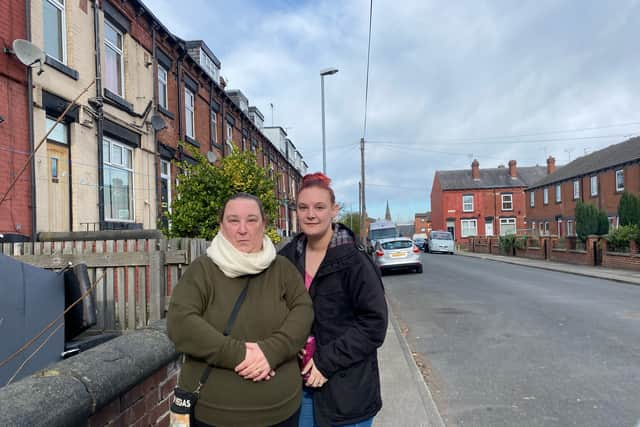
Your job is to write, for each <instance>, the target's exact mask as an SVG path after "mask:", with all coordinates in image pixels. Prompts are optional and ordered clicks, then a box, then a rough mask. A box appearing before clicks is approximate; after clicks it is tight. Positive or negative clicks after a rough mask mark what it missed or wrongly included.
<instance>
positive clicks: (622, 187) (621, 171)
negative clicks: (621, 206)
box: [616, 169, 624, 193]
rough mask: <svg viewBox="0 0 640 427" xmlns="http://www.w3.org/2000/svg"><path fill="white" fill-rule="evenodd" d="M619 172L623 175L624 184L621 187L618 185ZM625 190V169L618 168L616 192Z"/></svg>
mask: <svg viewBox="0 0 640 427" xmlns="http://www.w3.org/2000/svg"><path fill="white" fill-rule="evenodd" d="M618 173H620V175H621V176H622V186H621V187H619V186H618ZM622 191H624V169H618V170H616V192H617V193H620V192H622Z"/></svg>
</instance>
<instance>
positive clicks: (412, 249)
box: [373, 237, 422, 274]
mask: <svg viewBox="0 0 640 427" xmlns="http://www.w3.org/2000/svg"><path fill="white" fill-rule="evenodd" d="M373 257H374V259H375V262H376V265H377V266H378V268H380V272H381V273H383V274H384V273H385V272H387V271H390V270H406V269H408V270H415V271H416V273H422V259H421V257H420V248H418V247H417V246H416V245H415V244H414V243H413V240H411V239H409V238H408V237H395V238H389V239H381V240H378V241H377V242H376V247H375V252H374V254H373Z"/></svg>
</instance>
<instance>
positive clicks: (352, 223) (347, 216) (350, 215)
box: [338, 210, 360, 237]
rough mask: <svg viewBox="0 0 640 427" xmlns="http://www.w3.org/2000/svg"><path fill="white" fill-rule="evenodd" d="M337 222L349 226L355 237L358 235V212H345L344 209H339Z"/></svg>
mask: <svg viewBox="0 0 640 427" xmlns="http://www.w3.org/2000/svg"><path fill="white" fill-rule="evenodd" d="M338 222H341V223H343V224H344V225H346V226H347V227H349V228H350V229H351V230H352V231H353V233H354V234H355V235H356V237H358V236H360V213H359V212H347V211H345V210H341V211H340V215H339V216H338Z"/></svg>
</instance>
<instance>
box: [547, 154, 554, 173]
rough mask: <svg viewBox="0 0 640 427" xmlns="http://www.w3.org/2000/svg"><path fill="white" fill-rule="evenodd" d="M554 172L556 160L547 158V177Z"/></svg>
mask: <svg viewBox="0 0 640 427" xmlns="http://www.w3.org/2000/svg"><path fill="white" fill-rule="evenodd" d="M555 170H556V159H555V157H553V156H549V157H548V158H547V175H551V174H552V173H553V172H554V171H555Z"/></svg>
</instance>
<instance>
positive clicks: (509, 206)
mask: <svg viewBox="0 0 640 427" xmlns="http://www.w3.org/2000/svg"><path fill="white" fill-rule="evenodd" d="M501 197H502V210H503V211H512V210H513V194H511V193H508V194H501Z"/></svg>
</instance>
